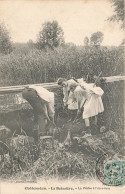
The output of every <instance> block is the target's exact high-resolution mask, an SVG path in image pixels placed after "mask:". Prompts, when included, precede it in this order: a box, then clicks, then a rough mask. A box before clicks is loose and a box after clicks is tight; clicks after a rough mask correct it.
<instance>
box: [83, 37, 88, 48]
mask: <svg viewBox="0 0 125 194" xmlns="http://www.w3.org/2000/svg"><path fill="white" fill-rule="evenodd" d="M88 44H89V38H88V37H87V36H86V37H85V38H84V45H85V46H88Z"/></svg>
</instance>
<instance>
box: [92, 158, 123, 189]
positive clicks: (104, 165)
mask: <svg viewBox="0 0 125 194" xmlns="http://www.w3.org/2000/svg"><path fill="white" fill-rule="evenodd" d="M96 175H97V177H98V179H99V180H100V181H101V182H102V183H103V184H105V185H109V186H122V185H125V160H121V159H119V160H115V159H113V158H112V157H110V156H109V155H108V154H104V155H102V156H101V157H100V158H99V159H98V160H97V163H96Z"/></svg>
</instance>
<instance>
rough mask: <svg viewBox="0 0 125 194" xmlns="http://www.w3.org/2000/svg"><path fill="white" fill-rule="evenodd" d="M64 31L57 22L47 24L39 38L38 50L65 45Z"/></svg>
mask: <svg viewBox="0 0 125 194" xmlns="http://www.w3.org/2000/svg"><path fill="white" fill-rule="evenodd" d="M63 35H64V33H63V30H62V28H61V27H60V26H59V24H58V22H57V21H53V22H45V23H44V24H43V29H42V30H41V31H40V32H39V34H38V38H37V48H38V49H47V48H51V49H53V48H54V47H58V46H59V45H62V44H63V43H64V39H63Z"/></svg>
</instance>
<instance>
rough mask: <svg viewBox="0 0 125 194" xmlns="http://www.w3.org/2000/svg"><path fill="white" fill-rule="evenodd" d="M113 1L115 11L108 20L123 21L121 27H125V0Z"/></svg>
mask: <svg viewBox="0 0 125 194" xmlns="http://www.w3.org/2000/svg"><path fill="white" fill-rule="evenodd" d="M111 2H112V6H113V7H114V12H115V13H114V15H112V16H111V17H110V18H108V20H110V21H113V22H114V21H117V22H121V28H123V29H124V27H125V23H124V0H111Z"/></svg>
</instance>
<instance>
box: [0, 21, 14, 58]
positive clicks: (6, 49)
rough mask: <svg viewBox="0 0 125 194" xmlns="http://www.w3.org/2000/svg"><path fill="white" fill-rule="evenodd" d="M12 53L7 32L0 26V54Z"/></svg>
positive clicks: (2, 25) (3, 26)
mask: <svg viewBox="0 0 125 194" xmlns="http://www.w3.org/2000/svg"><path fill="white" fill-rule="evenodd" d="M11 51H12V43H11V40H10V36H9V32H8V30H7V29H6V27H5V25H4V24H0V53H3V54H8V53H10V52H11Z"/></svg>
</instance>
